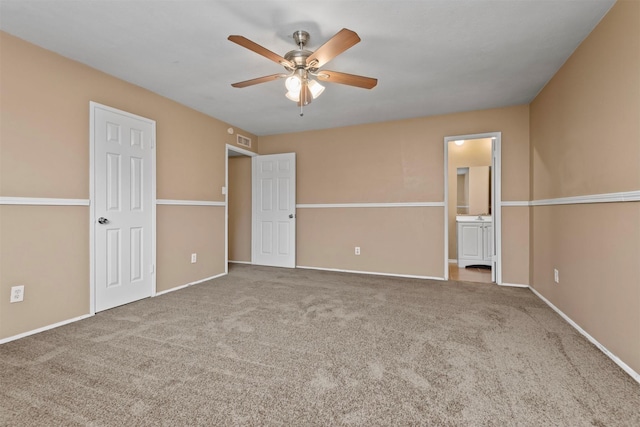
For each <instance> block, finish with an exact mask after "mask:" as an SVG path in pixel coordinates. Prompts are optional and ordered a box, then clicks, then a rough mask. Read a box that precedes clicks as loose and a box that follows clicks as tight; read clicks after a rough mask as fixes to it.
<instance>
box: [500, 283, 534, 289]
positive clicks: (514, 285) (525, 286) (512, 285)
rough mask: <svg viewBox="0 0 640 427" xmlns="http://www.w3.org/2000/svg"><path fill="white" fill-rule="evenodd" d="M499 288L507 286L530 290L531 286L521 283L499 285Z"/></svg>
mask: <svg viewBox="0 0 640 427" xmlns="http://www.w3.org/2000/svg"><path fill="white" fill-rule="evenodd" d="M498 285H499V286H507V287H511V288H528V287H529V285H521V284H519V283H504V282H502V283H498Z"/></svg>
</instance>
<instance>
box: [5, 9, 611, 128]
mask: <svg viewBox="0 0 640 427" xmlns="http://www.w3.org/2000/svg"><path fill="white" fill-rule="evenodd" d="M613 3H614V0H572V1H568V0H466V1H465V0H446V1H431V0H425V1H418V0H414V1H403V0H378V1H376V0H370V1H357V0H351V1H349V0H341V1H327V0H324V1H320V0H318V1H313V2H308V1H299V0H297V1H280V0H264V1H242V0H234V1H212V0H208V1H194V0H181V1H176V0H174V1H170V0H169V1H167V0H165V1H158V0H129V1H118V0H82V1H80V0H74V1H67V0H37V1H32V0H0V29H2V30H3V31H6V32H8V33H10V34H13V35H15V36H17V37H19V38H22V39H24V40H27V41H30V42H32V43H34V44H36V45H39V46H42V47H44V48H46V49H49V50H52V51H54V52H58V53H59V54H61V55H63V56H66V57H68V58H72V59H74V60H77V61H80V62H82V63H85V64H87V65H89V66H91V67H94V68H97V69H99V70H102V71H104V72H106V73H108V74H111V75H114V76H116V77H119V78H121V79H123V80H126V81H129V82H131V83H134V84H136V85H139V86H142V87H144V88H147V89H149V90H151V91H153V92H156V93H159V94H161V95H163V96H166V97H168V98H171V99H173V100H175V101H178V102H180V103H182V104H185V105H188V106H189V107H192V108H194V109H196V110H198V111H201V112H203V113H205V114H208V115H210V116H213V117H216V118H218V119H220V120H223V121H225V122H227V123H229V124H231V125H234V126H237V127H241V128H244V129H245V130H247V131H249V132H252V133H254V134H257V135H269V134H277V133H287V132H295V131H302V130H309V129H323V128H331V127H339V126H346V125H351V124H360V123H370V122H379V121H387V120H396V119H403V118H411V117H420V116H430V115H437V114H446V113H452V112H460V111H469V110H477V109H486V108H494V107H502V106H509V105H517V104H523V103H528V102H530V101H531V100H532V99H533V98H534V97H535V95H536V94H537V93H538V92H539V91H540V90H541V89H542V88H543V87H544V85H545V84H546V82H547V81H548V80H549V79H550V78H551V77H552V76H553V74H554V73H555V72H556V71H557V70H558V68H560V66H561V65H562V64H563V63H564V61H566V59H567V58H568V57H569V55H571V53H572V52H573V51H574V50H575V48H576V47H577V46H578V45H579V44H580V42H581V41H582V40H583V39H584V38H585V37H586V36H587V35H588V34H589V32H590V31H591V30H592V29H593V28H594V27H595V25H596V24H597V23H598V22H599V20H600V19H601V18H602V17H603V16H604V14H605V13H606V12H607V11H608V10H609V8H610V7H611V6H612V5H613ZM342 28H349V29H351V30H353V31H355V32H357V33H358V35H359V36H360V38H361V39H362V41H361V42H360V43H359V44H357V45H355V46H354V47H352V48H351V49H349V50H347V51H346V52H344V53H343V54H341V55H340V56H338V57H336V58H335V59H334V60H332V61H331V62H329V63H328V64H327V65H326V66H325V67H324V68H325V69H329V70H334V71H341V72H346V73H350V74H360V75H365V76H369V77H375V78H377V79H378V86H377V87H375V88H374V89H372V90H366V89H359V88H354V87H349V86H345V85H339V84H330V83H327V84H326V90H325V92H324V93H323V94H322V96H321V97H319V98H318V99H317V100H315V101H314V102H313V103H312V104H311V105H309V106H308V107H305V115H304V117H300V116H299V115H298V114H299V111H298V110H299V109H298V107H297V106H296V104H295V103H293V102H291V101H289V100H287V99H286V98H285V97H284V93H285V89H284V82H283V81H281V80H278V81H272V82H269V83H264V84H260V85H257V86H252V87H247V88H243V89H236V88H233V87H231V83H234V82H237V81H242V80H248V79H251V78H255V77H260V76H264V75H269V74H275V73H279V72H281V71H284V69H283V68H282V67H280V66H278V65H277V64H275V63H274V62H271V61H269V60H267V59H266V58H264V57H261V56H259V55H257V54H255V53H253V52H251V51H249V50H247V49H245V48H242V47H240V46H238V45H236V44H234V43H231V42H230V41H228V40H227V36H229V35H230V34H238V35H243V36H245V37H247V38H249V39H251V40H253V41H254V42H256V43H258V44H261V45H262V46H264V47H266V48H267V49H270V50H272V51H274V52H276V53H278V54H280V55H284V54H285V53H286V52H287V51H289V50H292V49H294V48H295V45H294V42H293V39H292V37H291V34H292V33H293V32H294V31H295V30H306V31H308V32H309V33H310V34H311V40H310V42H309V44H308V45H307V48H308V49H310V50H315V49H316V48H318V47H319V46H320V45H321V44H322V43H324V42H325V41H326V40H328V39H329V38H330V37H331V36H333V35H334V34H335V33H337V32H338V31H339V30H340V29H342Z"/></svg>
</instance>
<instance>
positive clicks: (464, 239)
mask: <svg viewBox="0 0 640 427" xmlns="http://www.w3.org/2000/svg"><path fill="white" fill-rule="evenodd" d="M500 142H501V133H500V132H492V133H484V134H473V135H457V136H449V137H446V138H445V140H444V144H445V146H444V153H445V156H444V157H445V189H444V190H445V209H444V210H445V218H444V220H445V248H444V251H445V252H444V259H445V266H444V270H445V279H446V280H459V281H467V282H480V283H497V284H500V283H501V282H502V265H501V237H500V236H501V211H500V206H501V199H500V177H501V170H500V166H501V165H500Z"/></svg>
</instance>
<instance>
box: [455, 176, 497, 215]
mask: <svg viewBox="0 0 640 427" xmlns="http://www.w3.org/2000/svg"><path fill="white" fill-rule="evenodd" d="M456 193H457V199H456V213H457V214H458V215H480V214H484V215H491V166H470V167H462V168H458V170H457V191H456Z"/></svg>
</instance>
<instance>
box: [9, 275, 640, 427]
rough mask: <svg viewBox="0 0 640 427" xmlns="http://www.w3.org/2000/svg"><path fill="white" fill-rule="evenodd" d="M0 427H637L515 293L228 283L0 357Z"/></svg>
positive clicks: (348, 283)
mask: <svg viewBox="0 0 640 427" xmlns="http://www.w3.org/2000/svg"><path fill="white" fill-rule="evenodd" d="M0 425H6V426H58V425H60V426H62V425H65V426H66V425H82V426H86V425H91V426H138V425H158V426H180V425H284V426H304V425H322V426H328V425H361V426H376V425H388V426H391V425H393V426H395V425H434V426H459V425H472V426H484V425H489V426H490V425H495V426H505V425H520V426H528V425H531V426H589V425H594V426H617V425H620V426H638V425H640V385H638V384H637V383H636V382H634V381H633V380H632V379H631V377H629V376H628V375H627V374H626V373H624V372H623V371H622V370H621V369H620V368H619V367H617V366H616V365H615V364H614V363H613V362H611V361H610V360H609V359H608V358H607V357H605V356H604V355H603V354H602V353H601V352H600V351H599V350H597V349H596V348H595V347H594V346H593V345H592V344H590V343H589V342H588V341H587V340H586V339H585V338H583V337H582V336H581V335H579V334H578V333H577V332H576V331H575V330H574V329H573V328H571V326H569V325H568V324H567V323H566V322H565V321H564V320H562V319H561V318H560V317H559V316H558V315H557V314H555V313H554V312H553V311H552V310H551V309H550V308H548V307H547V306H546V305H545V304H544V303H543V302H542V301H540V300H539V299H538V298H537V297H536V296H535V295H533V294H532V293H531V292H530V291H529V290H527V289H516V288H502V287H498V286H496V285H489V284H470V283H463V282H437V281H425V280H414V279H401V278H388V277H374V276H365V275H357V274H342V273H332V272H320V271H312V270H287V269H276V268H267V267H257V266H246V265H234V266H232V268H231V270H230V274H229V275H228V276H226V277H223V278H219V279H216V280H214V281H210V282H207V283H203V284H199V285H195V286H192V287H189V288H186V289H183V290H179V291H176V292H172V293H169V294H166V295H162V296H160V297H157V298H152V299H147V300H143V301H139V302H136V303H132V304H129V305H126V306H123V307H118V308H115V309H112V310H108V311H106V312H102V313H99V314H97V315H96V316H94V317H92V318H90V319H86V320H83V321H80V322H76V323H73V324H70V325H67V326H63V327H60V328H57V329H54V330H50V331H47V332H43V333H40V334H37V335H33V336H30V337H27V338H23V339H20V340H17V341H13V342H10V343H7V344H4V345H2V346H0Z"/></svg>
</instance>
